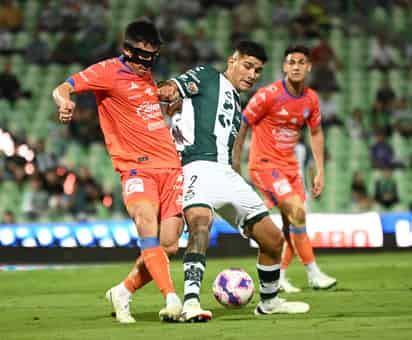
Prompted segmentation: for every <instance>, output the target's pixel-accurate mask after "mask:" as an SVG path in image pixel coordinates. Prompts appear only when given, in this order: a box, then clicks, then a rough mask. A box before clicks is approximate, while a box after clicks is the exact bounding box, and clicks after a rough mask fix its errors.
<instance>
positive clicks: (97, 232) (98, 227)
mask: <svg viewBox="0 0 412 340" xmlns="http://www.w3.org/2000/svg"><path fill="white" fill-rule="evenodd" d="M92 229H93V234H94V236H95V237H97V238H98V239H101V238H102V237H105V236H107V234H108V230H107V227H106V226H105V225H103V224H95V225H94V226H93V228H92Z"/></svg>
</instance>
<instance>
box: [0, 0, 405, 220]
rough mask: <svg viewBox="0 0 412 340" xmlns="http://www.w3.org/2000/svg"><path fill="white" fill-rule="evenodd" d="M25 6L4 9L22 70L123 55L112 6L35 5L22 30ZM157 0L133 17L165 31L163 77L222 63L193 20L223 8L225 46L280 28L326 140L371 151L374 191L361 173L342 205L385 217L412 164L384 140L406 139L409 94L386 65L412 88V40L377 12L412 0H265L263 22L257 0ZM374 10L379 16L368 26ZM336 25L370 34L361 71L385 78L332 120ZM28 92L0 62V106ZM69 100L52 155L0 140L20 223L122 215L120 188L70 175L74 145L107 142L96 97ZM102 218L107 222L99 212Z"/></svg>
mask: <svg viewBox="0 0 412 340" xmlns="http://www.w3.org/2000/svg"><path fill="white" fill-rule="evenodd" d="M159 1H160V0H159ZM27 2H29V0H26V1H24V0H21V1H16V0H15V1H13V0H2V1H0V55H3V56H9V55H11V56H12V55H15V54H19V55H22V56H23V57H24V61H25V62H27V63H31V64H36V65H39V66H41V67H47V66H48V65H50V64H60V65H70V64H72V63H77V64H81V65H83V66H87V65H89V64H91V63H94V62H96V61H98V60H102V59H105V58H108V57H113V56H117V55H119V54H120V51H121V41H122V35H121V31H118V30H117V29H115V28H114V26H115V25H114V23H113V22H112V20H111V2H110V1H108V0H88V1H80V0H61V1H57V0H55V1H53V0H43V1H41V5H40V8H39V11H38V13H37V18H38V19H37V24H36V26H35V27H34V28H33V29H32V30H31V31H28V30H27V28H26V26H25V21H24V13H23V11H22V6H23V5H25V4H26V3H27ZM160 2H161V6H160V10H159V11H156V10H155V9H154V8H153V6H150V1H146V3H147V5H145V6H144V7H143V10H141V11H139V13H136V17H137V16H146V17H149V18H151V19H152V20H153V21H154V22H155V23H156V24H157V26H158V27H159V28H160V29H161V32H162V37H163V39H164V41H165V44H164V46H163V50H162V54H161V57H160V60H159V61H158V63H157V65H156V68H155V73H156V77H157V78H158V79H159V80H160V79H165V78H167V77H169V76H170V75H172V74H176V73H177V72H182V71H184V70H186V69H187V68H189V67H191V66H193V65H195V64H202V63H217V62H219V61H222V58H224V57H226V56H225V55H222V52H221V51H220V52H219V49H217V48H216V44H215V43H214V42H213V41H211V39H210V38H209V37H208V35H207V32H206V29H205V27H204V25H200V24H198V23H199V22H200V19H202V18H205V17H207V16H208V15H209V14H210V13H211V12H213V11H215V12H219V11H220V10H224V9H226V10H229V11H227V13H228V25H229V32H230V35H229V37H228V39H229V41H228V46H230V45H231V44H233V43H234V42H236V41H237V40H239V39H243V38H251V37H253V34H254V33H255V32H256V31H259V30H264V31H271V30H277V29H279V28H282V29H283V30H284V31H286V33H287V35H288V37H289V38H288V39H287V40H288V41H290V42H294V43H303V44H306V45H308V46H310V47H311V48H312V62H313V71H312V75H311V78H310V84H309V85H310V86H312V87H313V88H315V89H316V90H317V91H318V92H319V96H320V105H321V109H322V114H323V126H324V128H325V131H326V134H328V130H329V129H330V128H331V127H337V128H339V129H342V130H343V131H345V133H346V134H347V135H348V136H350V138H351V139H353V140H355V139H356V140H361V141H363V142H365V143H367V144H368V145H369V152H370V154H369V155H370V164H371V168H372V169H378V171H379V176H378V178H377V180H376V183H374V188H373V192H370V191H368V189H367V188H368V185H367V184H366V183H365V177H367V176H368V174H367V173H362V172H360V171H359V172H355V173H354V174H353V181H352V188H351V190H352V196H351V198H348V206H349V207H350V208H349V209H351V210H353V211H367V210H368V209H371V207H372V205H373V203H374V202H375V203H377V204H378V205H379V207H380V208H381V209H389V210H390V209H392V208H393V207H394V206H396V204H397V203H399V195H398V188H397V183H396V181H395V180H394V178H393V171H394V170H395V171H398V170H400V171H402V169H405V168H408V169H410V168H411V163H412V160H411V159H410V158H409V159H396V156H395V155H396V153H395V151H394V150H393V147H392V145H391V143H390V138H391V136H393V134H394V133H397V134H400V135H401V136H402V137H403V138H406V139H410V138H411V135H412V113H411V98H408V97H405V96H402V95H400V94H398V93H396V91H395V90H394V89H393V87H392V84H391V82H390V77H389V74H390V72H391V70H394V69H396V70H402V71H403V72H405V73H409V77H410V78H409V79H411V81H412V32H411V31H410V28H409V31H407V32H404V31H395V30H391V29H389V27H385V22H384V21H382V20H381V21H380V19H379V18H380V16H379V13H381V14H382V17H384V18H390V17H392V16H393V15H395V14H394V11H395V10H396V9H402V10H405V11H407V12H409V13H410V12H411V11H412V1H411V0H396V1H389V0H370V1H362V0H339V1H327V0H306V1H302V2H301V3H302V5H301V6H300V7H299V9H298V10H297V11H296V9H294V8H293V6H290V3H291V2H290V1H282V0H273V1H268V3H269V4H270V8H271V13H272V14H271V15H270V16H267V13H262V10H261V8H259V4H260V2H259V1H255V0H215V1H211V0H191V1H183V0H168V1H160ZM372 12H373V13H375V14H376V15H375V17H374V19H373V20H370V18H371V17H370V13H372ZM268 18H269V20H268ZM409 26H410V25H409ZM383 27H385V29H382V28H383ZM332 28H334V29H339V30H340V31H341V32H342V34H343V35H344V36H349V35H356V34H360V33H362V34H367V35H368V36H370V37H373V43H372V46H371V49H370V52H369V55H368V58H367V60H365V65H364V67H365V69H367V70H377V71H378V72H380V73H381V74H382V79H383V80H382V83H381V86H380V88H379V89H378V91H377V92H376V96H375V100H374V103H373V105H372V107H371V108H370V109H369V110H366V109H364V108H355V109H354V110H353V111H352V112H339V105H338V103H337V100H336V96H335V95H334V94H336V93H339V92H340V91H342V87H343V86H345V84H342V83H340V82H339V80H338V79H339V77H338V75H339V73H341V72H343V71H344V70H345V60H343V57H342V56H340V55H339V54H338V53H337V51H335V49H334V48H333V47H332V46H333V44H332V43H331V41H330V36H329V34H328V32H330V31H331V29H332ZM123 29H124V27H121V28H119V30H123ZM22 31H27V33H28V34H30V39H29V41H28V43H27V45H26V46H24V47H18V46H16V44H15V41H16V39H15V38H16V36H17V34H18V33H19V32H22ZM44 33H47V34H52V35H53V36H55V37H56V39H57V41H56V43H55V44H54V46H51V45H50V43H49V41H48V40H47V39H45V38H44ZM272 80H274V75H269V77H266V78H265V79H264V81H266V82H269V81H272ZM260 85H262V84H260ZM31 91H32V89H30V88H25V86H24V81H23V79H18V77H17V76H16V74H15V73H14V71H13V67H12V64H11V63H9V62H6V63H4V66H3V70H1V72H0V99H2V100H6V101H8V102H9V103H10V105H12V106H13V105H15V104H16V102H17V101H19V100H20V99H30V98H31V96H32V93H31ZM76 101H77V108H76V112H75V115H74V121H73V122H72V123H71V124H70V125H68V126H65V127H59V129H60V130H59V131H60V132H59V134H58V137H57V138H59V139H63V140H64V143H60V144H59V145H60V146H56V148H55V150H54V152H48V151H46V150H45V140H40V139H38V140H29V138H28V137H27V136H21V135H13V136H11V137H10V136H9V137H8V138H11V139H12V140H13V143H14V146H15V149H16V150H17V148H18V147H19V146H22V145H23V146H26V147H27V148H28V149H29V150H30V151H31V152H33V157H32V158H31V159H28V158H27V157H23V156H22V155H20V154H18V153H15V154H14V155H12V156H10V155H9V156H8V155H7V152H5V148H4V147H3V146H2V145H1V143H4V142H3V141H4V138H3V139H0V183H2V184H1V185H2V186H3V187H4V184H5V183H6V182H8V181H12V182H14V183H15V184H17V187H18V189H19V190H20V191H19V192H21V193H22V198H21V207H20V208H19V209H20V211H21V213H22V215H21V216H18V217H15V218H17V220H19V219H20V220H25V221H27V220H28V221H37V220H47V219H53V218H55V217H59V216H62V215H66V216H68V218H72V219H88V218H93V217H95V216H104V213H109V214H110V213H112V212H113V211H114V210H116V211H118V212H119V214H120V215H121V214H122V213H123V210H122V209H123V208H122V205H121V204H116V200H117V201H119V196H120V194H119V188H105V186H104V185H103V181H102V180H101V178H94V177H93V176H92V172H91V171H90V169H89V168H88V167H86V166H82V167H79V168H75V167H73V166H71V165H68V164H64V163H62V162H61V159H62V156H63V155H64V154H65V152H67V145H68V144H70V143H78V144H80V145H81V146H84V147H85V148H90V146H91V145H93V144H96V143H100V144H101V143H103V140H102V136H101V132H100V129H99V126H98V121H97V115H96V104H95V101H94V97H93V96H92V95H90V94H85V95H82V96H78V97H77V99H76ZM0 116H1V115H0ZM2 124H3V123H2V118H1V117H0V129H1V130H0V138H1V133H3V136H5V135H6V132H7V130H8V127H7V126H2ZM58 143H59V142H58V141H56V144H58ZM329 157H333V155H329ZM116 197H117V199H116ZM99 209H100V210H99ZM102 211H103V212H104V213H103V215H99V212H100V213H101V212H102ZM106 216H109V215H107V214H106ZM2 221H3V222H8V221H13V211H11V210H10V211H9V210H7V211H5V212H4V214H3V218H2Z"/></svg>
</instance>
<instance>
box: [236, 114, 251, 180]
mask: <svg viewBox="0 0 412 340" xmlns="http://www.w3.org/2000/svg"><path fill="white" fill-rule="evenodd" d="M248 131H249V126H248V125H247V124H246V122H244V121H242V124H241V125H240V129H239V134H238V135H237V137H236V140H235V144H234V145H233V155H232V168H233V169H234V170H235V171H236V172H237V173H238V174H239V175H242V169H241V164H242V153H243V146H244V145H245V140H246V136H247V133H248Z"/></svg>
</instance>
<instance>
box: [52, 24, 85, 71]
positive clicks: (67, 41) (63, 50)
mask: <svg viewBox="0 0 412 340" xmlns="http://www.w3.org/2000/svg"><path fill="white" fill-rule="evenodd" d="M77 52H78V48H77V46H76V41H75V38H74V34H73V33H72V32H64V34H63V36H62V37H61V39H60V40H59V41H58V42H57V44H56V47H55V48H54V50H53V53H52V56H51V60H52V61H55V62H56V63H59V64H63V65H69V64H72V63H74V62H76V61H77Z"/></svg>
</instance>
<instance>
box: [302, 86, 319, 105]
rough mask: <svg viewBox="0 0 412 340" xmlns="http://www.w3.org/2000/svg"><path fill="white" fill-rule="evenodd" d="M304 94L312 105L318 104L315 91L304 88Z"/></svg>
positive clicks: (307, 87)
mask: <svg viewBox="0 0 412 340" xmlns="http://www.w3.org/2000/svg"><path fill="white" fill-rule="evenodd" d="M305 93H306V96H307V97H308V98H309V99H310V100H311V102H312V103H314V104H315V103H317V102H319V99H318V93H317V92H316V90H314V89H312V88H311V87H309V86H306V88H305Z"/></svg>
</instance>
